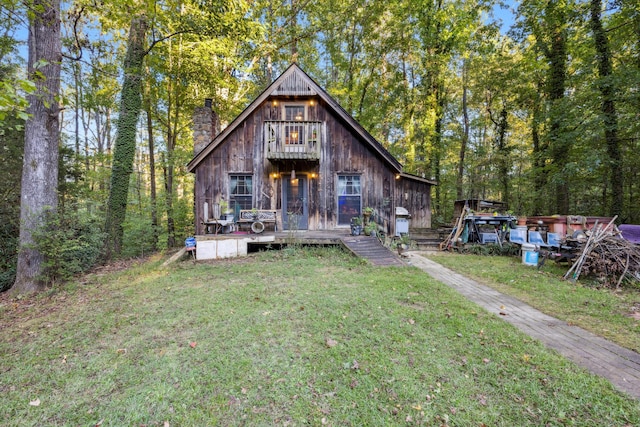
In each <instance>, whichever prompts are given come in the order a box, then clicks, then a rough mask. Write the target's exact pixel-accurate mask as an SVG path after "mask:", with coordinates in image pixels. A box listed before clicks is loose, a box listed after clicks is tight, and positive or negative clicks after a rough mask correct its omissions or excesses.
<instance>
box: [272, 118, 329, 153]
mask: <svg viewBox="0 0 640 427" xmlns="http://www.w3.org/2000/svg"><path fill="white" fill-rule="evenodd" d="M322 133H323V132H322V122H302V121H293V122H287V121H266V122H265V123H264V139H265V140H264V142H265V147H266V151H267V158H269V159H305V160H319V159H320V146H321V143H322Z"/></svg>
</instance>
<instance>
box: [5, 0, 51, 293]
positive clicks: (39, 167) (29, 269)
mask: <svg viewBox="0 0 640 427" xmlns="http://www.w3.org/2000/svg"><path fill="white" fill-rule="evenodd" d="M28 43H29V59H28V64H27V73H28V77H29V79H30V80H31V81H33V82H34V84H35V86H36V91H35V92H34V93H32V94H31V95H29V96H28V97H27V100H28V102H29V108H28V109H27V113H29V119H28V120H27V122H26V124H25V142H24V163H23V168H22V187H21V199H20V242H19V245H20V251H19V254H18V265H17V271H16V280H15V282H14V284H13V292H17V293H25V292H35V291H40V290H42V289H44V287H45V286H46V283H45V282H44V281H43V279H42V277H41V273H42V271H43V261H44V256H43V254H42V253H40V252H39V251H38V250H37V249H36V248H33V247H32V244H33V232H34V231H35V230H36V229H37V228H38V227H41V226H43V225H44V221H45V217H46V214H47V212H48V211H50V212H55V211H56V209H57V206H58V194H57V191H56V189H57V182H58V143H59V133H60V132H59V113H60V109H59V106H58V99H57V97H58V94H59V92H60V63H61V61H62V54H61V49H62V45H61V38H60V1H59V0H35V1H34V2H33V7H32V9H31V14H30V22H29V41H28ZM39 63H40V64H42V63H44V65H40V66H38V64H39ZM36 67H38V68H37V69H36Z"/></svg>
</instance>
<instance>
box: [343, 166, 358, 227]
mask: <svg viewBox="0 0 640 427" xmlns="http://www.w3.org/2000/svg"><path fill="white" fill-rule="evenodd" d="M361 198H362V191H361V188H360V176H359V175H339V176H338V225H348V224H349V223H350V222H351V218H353V217H354V216H360V212H361V206H362V204H361Z"/></svg>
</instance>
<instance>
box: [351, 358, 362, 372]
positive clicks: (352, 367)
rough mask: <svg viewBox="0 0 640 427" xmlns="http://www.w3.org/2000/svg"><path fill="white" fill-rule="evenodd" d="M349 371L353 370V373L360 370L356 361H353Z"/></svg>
mask: <svg viewBox="0 0 640 427" xmlns="http://www.w3.org/2000/svg"><path fill="white" fill-rule="evenodd" d="M351 369H353V370H354V371H355V370H358V369H360V364H359V363H358V361H357V360H354V361H353V365H351Z"/></svg>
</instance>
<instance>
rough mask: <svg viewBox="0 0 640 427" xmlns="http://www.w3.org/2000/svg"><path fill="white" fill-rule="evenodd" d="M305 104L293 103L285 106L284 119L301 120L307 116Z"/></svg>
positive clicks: (290, 120)
mask: <svg viewBox="0 0 640 427" xmlns="http://www.w3.org/2000/svg"><path fill="white" fill-rule="evenodd" d="M304 113H305V111H304V105H300V104H297V105H295V104H291V105H285V106H284V119H285V121H287V122H301V121H303V120H304V116H305V114H304Z"/></svg>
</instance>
